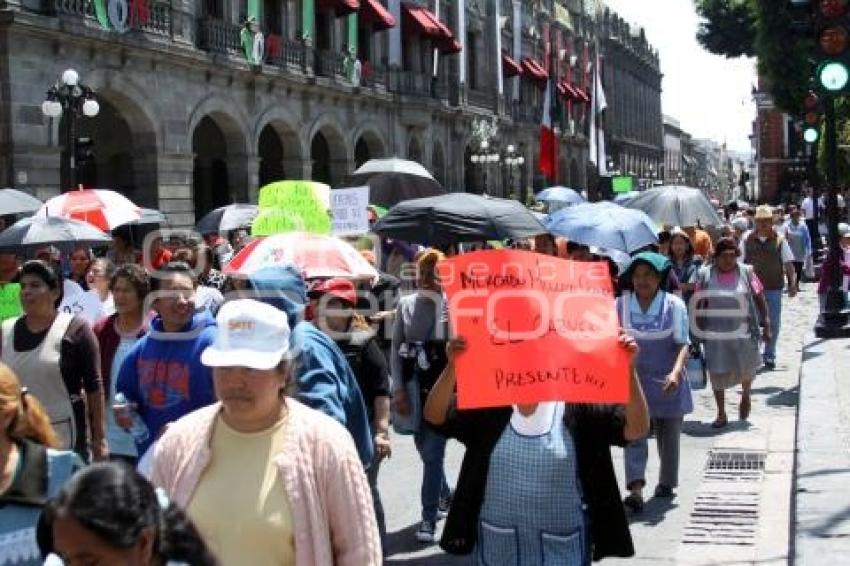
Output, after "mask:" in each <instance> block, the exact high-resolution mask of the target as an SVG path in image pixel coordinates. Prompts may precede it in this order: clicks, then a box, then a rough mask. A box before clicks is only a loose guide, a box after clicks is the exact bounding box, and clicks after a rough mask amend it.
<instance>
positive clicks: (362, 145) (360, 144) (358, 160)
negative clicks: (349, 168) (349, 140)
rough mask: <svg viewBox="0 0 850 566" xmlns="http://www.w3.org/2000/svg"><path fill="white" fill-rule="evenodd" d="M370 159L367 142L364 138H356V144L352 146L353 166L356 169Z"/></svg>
mask: <svg viewBox="0 0 850 566" xmlns="http://www.w3.org/2000/svg"><path fill="white" fill-rule="evenodd" d="M370 159H371V156H370V153H369V144H367V143H366V140H364V139H363V138H360V139H359V140H357V145H355V146H354V168H355V169H358V168H359V167H360V166H361V165H363V164H364V163H366V162H367V161H369V160H370Z"/></svg>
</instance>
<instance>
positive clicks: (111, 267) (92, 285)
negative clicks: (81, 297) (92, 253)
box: [86, 257, 115, 316]
mask: <svg viewBox="0 0 850 566" xmlns="http://www.w3.org/2000/svg"><path fill="white" fill-rule="evenodd" d="M114 272H115V264H113V263H112V262H111V261H109V260H108V259H106V258H105V257H99V258H97V259H95V260H93V261H92V262H91V265H90V266H89V271H88V273H87V274H86V283H87V284H88V288H89V293H95V294H96V295H97V298H98V299H100V304H101V306H102V307H103V314H104V316H109V315H111V314H113V313H114V312H115V300H114V298H113V297H112V291H111V290H110V288H109V282H110V281H111V280H112V274H113V273H114Z"/></svg>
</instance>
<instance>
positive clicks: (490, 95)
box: [466, 89, 496, 111]
mask: <svg viewBox="0 0 850 566" xmlns="http://www.w3.org/2000/svg"><path fill="white" fill-rule="evenodd" d="M466 100H467V103H468V104H469V105H470V106H475V107H477V108H483V109H485V110H490V111H495V109H496V93H495V92H494V91H490V90H474V89H470V90H469V92H468V93H467V95H466Z"/></svg>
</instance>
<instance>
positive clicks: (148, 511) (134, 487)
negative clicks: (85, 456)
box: [39, 463, 218, 566]
mask: <svg viewBox="0 0 850 566" xmlns="http://www.w3.org/2000/svg"><path fill="white" fill-rule="evenodd" d="M39 545H40V547H41V552H42V554H43V555H50V554H53V555H55V556H57V557H58V558H59V559H61V560H62V561H63V562H64V563H65V564H68V565H73V564H116V565H117V564H125V565H133V566H166V565H169V564H175V565H176V564H183V565H186V566H216V565H217V564H218V561H217V560H216V559H215V557H214V556H213V555H212V553H211V552H210V551H209V549H208V548H207V545H206V544H205V543H204V541H203V539H202V538H201V536H200V535H199V533H198V531H197V529H196V528H195V526H194V525H193V524H192V522H191V521H190V520H189V519H188V518H187V517H186V515H185V513H184V512H183V511H182V510H181V509H180V508H179V507H178V506H177V505H174V504H172V503H171V502H170V501H169V500H168V497H167V496H166V495H165V494H164V492H162V491H161V490H157V491H155V490H154V488H153V486H152V485H151V484H150V483H148V481H147V480H146V479H145V478H143V477H142V476H140V475H139V474H138V473H137V472H136V471H135V470H133V469H132V468H130V467H128V466H124V465H121V464H115V463H108V464H107V463H103V464H96V465H94V466H91V467H88V468H86V469H84V470H82V471H80V472H78V473H77V474H76V475H75V476H74V477H73V478H71V480H70V481H68V483H66V484H65V486H64V487H63V488H62V490H61V491H60V492H59V494H58V495H57V496H56V497H55V498H54V499H52V500H51V501H50V502H49V503H48V504H47V506H46V508H45V512H44V516H43V517H42V520H41V522H40V524H39ZM45 564H47V562H45Z"/></svg>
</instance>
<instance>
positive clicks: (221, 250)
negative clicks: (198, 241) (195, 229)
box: [203, 232, 233, 269]
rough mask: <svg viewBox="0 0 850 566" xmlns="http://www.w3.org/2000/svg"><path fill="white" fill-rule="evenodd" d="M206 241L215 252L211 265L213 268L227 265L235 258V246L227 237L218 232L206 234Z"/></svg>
mask: <svg viewBox="0 0 850 566" xmlns="http://www.w3.org/2000/svg"><path fill="white" fill-rule="evenodd" d="M203 236H204V243H205V244H206V245H207V246H208V247H209V248H210V250H211V251H212V252H213V255H214V260H213V263H212V264H211V265H210V267H211V268H215V269H221V268H222V267H223V266H225V265H227V264H228V263H229V262H230V260H231V259H232V258H233V247H232V246H231V245H230V242H228V241H227V240H226V239H225V238H223V237H222V236H221V235H220V234H219V233H217V232H211V233H209V234H204V235H203Z"/></svg>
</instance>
